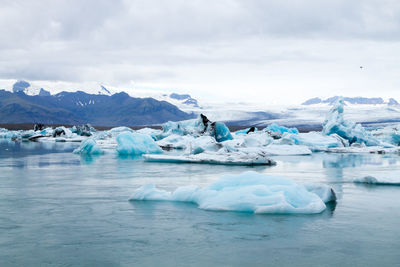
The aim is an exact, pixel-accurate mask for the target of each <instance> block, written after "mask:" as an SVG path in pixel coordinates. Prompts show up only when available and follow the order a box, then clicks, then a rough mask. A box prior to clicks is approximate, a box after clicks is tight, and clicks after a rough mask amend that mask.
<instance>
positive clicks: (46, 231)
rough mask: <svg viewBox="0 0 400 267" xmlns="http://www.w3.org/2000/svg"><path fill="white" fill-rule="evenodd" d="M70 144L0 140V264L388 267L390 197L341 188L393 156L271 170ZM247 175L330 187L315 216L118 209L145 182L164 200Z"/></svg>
mask: <svg viewBox="0 0 400 267" xmlns="http://www.w3.org/2000/svg"><path fill="white" fill-rule="evenodd" d="M75 147H76V144H65V143H64V144H63V143H57V144H52V143H48V144H41V143H14V142H6V141H0V266H47V265H48V266H54V265H56V266H59V265H62V266H133V265H135V266H148V265H151V266H216V265H218V266H236V265H241V266H293V265H294V266H338V265H342V266H400V209H399V208H400V200H399V199H400V187H396V186H366V185H357V184H353V183H352V182H351V181H352V179H353V178H355V177H360V176H366V175H373V174H374V173H381V174H382V173H385V172H393V171H399V173H400V156H398V155H373V154H366V155H353V154H325V153H316V154H313V155H311V156H296V157H274V159H275V160H276V161H277V162H278V165H277V166H274V167H253V168H252V167H239V166H236V167H235V166H230V167H228V166H213V165H195V164H168V163H164V164H160V163H146V162H143V161H141V160H138V159H135V158H129V157H128V158H121V157H117V156H116V155H103V156H100V157H80V156H78V155H74V154H72V153H71V151H72V150H73V149H74V148H75ZM246 170H254V171H258V172H261V173H265V174H271V175H280V176H286V177H290V178H292V179H295V180H296V181H299V182H302V181H307V182H320V183H325V184H329V185H331V186H332V187H333V188H334V189H335V190H336V193H337V196H338V201H337V203H336V204H331V205H329V206H328V208H327V210H325V211H324V212H323V213H321V214H317V215H254V214H249V213H239V212H213V211H204V210H200V209H198V208H197V206H196V205H194V204H188V203H172V202H150V201H148V202H147V201H144V202H129V201H128V199H129V198H130V197H131V196H132V194H133V192H134V191H135V189H136V188H138V187H139V186H141V185H143V184H146V183H149V182H152V183H154V184H156V185H157V186H158V187H160V188H163V189H168V190H173V189H175V188H176V187H178V186H182V185H190V184H194V185H200V186H206V185H208V184H210V183H212V182H213V181H215V180H217V179H218V178H219V177H221V175H223V174H227V173H231V174H238V173H241V172H243V171H246Z"/></svg>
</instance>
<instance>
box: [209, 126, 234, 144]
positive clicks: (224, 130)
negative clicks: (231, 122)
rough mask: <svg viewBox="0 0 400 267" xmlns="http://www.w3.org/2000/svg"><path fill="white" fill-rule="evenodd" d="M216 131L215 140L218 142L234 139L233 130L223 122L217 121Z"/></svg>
mask: <svg viewBox="0 0 400 267" xmlns="http://www.w3.org/2000/svg"><path fill="white" fill-rule="evenodd" d="M213 124H215V125H214V131H215V140H217V142H223V141H226V140H232V139H233V138H232V135H231V132H230V131H229V129H228V127H226V125H225V124H224V123H223V122H215V123H213Z"/></svg>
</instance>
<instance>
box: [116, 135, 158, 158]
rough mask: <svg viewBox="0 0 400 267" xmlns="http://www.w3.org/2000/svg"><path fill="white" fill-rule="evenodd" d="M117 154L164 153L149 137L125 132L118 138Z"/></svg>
mask: <svg viewBox="0 0 400 267" xmlns="http://www.w3.org/2000/svg"><path fill="white" fill-rule="evenodd" d="M117 143H118V147H117V152H118V154H120V155H142V154H156V153H162V152H163V151H162V149H161V148H160V147H159V146H158V145H157V143H156V142H155V141H154V140H153V138H151V137H150V136H149V135H146V134H140V133H131V132H123V133H120V134H119V135H118V136H117Z"/></svg>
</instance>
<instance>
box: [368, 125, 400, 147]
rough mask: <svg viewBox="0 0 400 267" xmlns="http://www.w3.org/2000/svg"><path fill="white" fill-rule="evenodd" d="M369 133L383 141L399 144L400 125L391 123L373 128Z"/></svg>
mask: <svg viewBox="0 0 400 267" xmlns="http://www.w3.org/2000/svg"><path fill="white" fill-rule="evenodd" d="M371 134H372V135H373V136H374V137H376V138H378V139H379V140H381V141H382V142H383V143H385V142H386V143H389V144H392V145H395V146H400V125H391V126H386V127H383V128H379V129H374V130H372V131H371Z"/></svg>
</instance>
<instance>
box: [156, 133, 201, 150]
mask: <svg viewBox="0 0 400 267" xmlns="http://www.w3.org/2000/svg"><path fill="white" fill-rule="evenodd" d="M193 139H194V137H192V136H190V135H184V136H181V135H177V134H171V135H170V136H167V137H165V138H163V139H161V140H159V141H157V142H156V143H157V145H159V146H160V147H161V148H162V149H165V150H170V149H186V147H187V146H188V143H189V142H190V141H192V140H193Z"/></svg>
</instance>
